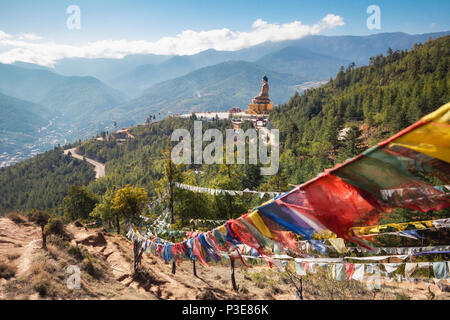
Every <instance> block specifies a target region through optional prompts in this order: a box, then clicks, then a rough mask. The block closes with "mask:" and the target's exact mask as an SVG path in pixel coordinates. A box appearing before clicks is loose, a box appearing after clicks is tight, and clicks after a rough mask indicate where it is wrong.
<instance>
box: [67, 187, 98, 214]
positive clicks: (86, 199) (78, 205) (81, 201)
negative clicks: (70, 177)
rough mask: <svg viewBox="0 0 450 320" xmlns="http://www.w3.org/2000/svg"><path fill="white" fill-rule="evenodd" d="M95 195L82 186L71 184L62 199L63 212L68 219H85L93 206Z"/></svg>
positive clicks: (95, 201)
mask: <svg viewBox="0 0 450 320" xmlns="http://www.w3.org/2000/svg"><path fill="white" fill-rule="evenodd" d="M97 202H98V200H97V197H96V196H95V195H94V194H93V193H92V192H91V191H89V190H88V189H87V188H86V187H83V186H75V185H73V186H71V187H70V189H69V191H68V192H67V195H66V196H65V197H64V199H63V201H62V207H63V210H64V214H65V215H66V216H67V217H69V218H70V219H72V220H74V219H78V218H81V219H87V218H89V214H90V213H91V212H92V210H93V209H94V208H95V205H96V204H97Z"/></svg>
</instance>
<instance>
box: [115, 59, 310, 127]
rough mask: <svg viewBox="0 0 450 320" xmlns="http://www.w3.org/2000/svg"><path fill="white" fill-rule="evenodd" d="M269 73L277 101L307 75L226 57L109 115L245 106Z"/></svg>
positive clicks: (133, 116)
mask: <svg viewBox="0 0 450 320" xmlns="http://www.w3.org/2000/svg"><path fill="white" fill-rule="evenodd" d="M263 75H267V76H268V78H269V83H270V88H271V89H270V97H271V99H272V100H273V102H275V103H281V102H284V101H286V100H287V99H289V97H290V96H291V95H292V94H293V92H290V91H289V86H292V85H295V84H298V83H301V82H304V81H306V79H305V78H302V77H299V76H295V75H292V74H288V73H279V72H276V71H272V70H269V69H267V68H264V67H261V66H259V65H257V64H255V63H251V62H246V61H227V62H223V63H219V64H216V65H214V66H209V67H204V68H201V69H198V70H195V71H193V72H190V73H188V74H187V75H185V76H182V77H178V78H175V79H172V80H167V81H164V82H161V83H158V84H155V85H153V86H152V87H150V88H149V89H147V90H146V91H145V92H144V94H143V95H141V96H140V97H138V98H136V99H133V100H131V101H129V102H127V103H125V104H122V105H119V106H118V107H116V108H114V109H112V110H111V111H110V112H111V113H110V114H109V115H108V117H119V118H125V119H127V120H135V121H136V122H138V123H139V122H143V121H144V120H145V118H146V117H147V115H149V114H155V113H161V114H163V115H167V114H170V113H186V112H194V111H219V110H228V109H229V108H230V107H232V106H239V107H243V108H246V105H247V104H248V103H250V102H251V99H252V98H253V97H254V96H256V95H257V94H258V93H259V91H260V89H261V85H262V82H261V78H262V76H263Z"/></svg>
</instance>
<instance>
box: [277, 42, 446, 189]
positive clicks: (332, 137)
mask: <svg viewBox="0 0 450 320" xmlns="http://www.w3.org/2000/svg"><path fill="white" fill-rule="evenodd" d="M449 48H450V36H446V37H442V38H439V39H437V40H433V41H430V42H427V43H425V44H424V45H417V46H416V47H415V49H413V50H411V51H409V52H406V51H390V52H389V53H388V55H387V56H385V57H384V56H382V55H379V56H377V57H374V58H371V59H370V65H369V66H366V67H360V68H356V67H354V66H349V67H348V68H347V69H345V70H344V69H343V68H342V69H341V70H340V72H339V73H338V74H337V76H336V77H335V78H334V79H333V80H332V81H331V82H329V83H328V84H326V85H324V86H322V87H321V88H318V89H315V90H309V91H307V92H306V93H305V94H303V95H295V96H294V97H293V98H292V99H291V100H290V101H289V102H288V103H287V104H284V105H281V106H279V107H277V108H275V109H274V110H273V112H272V113H271V116H270V117H271V120H272V121H273V123H274V126H275V127H277V128H279V129H280V136H281V138H280V139H281V143H282V144H283V146H282V148H281V149H282V150H283V153H282V155H281V159H282V161H281V163H282V171H283V172H284V173H285V175H286V177H288V181H289V183H296V184H298V183H301V182H305V181H307V180H309V179H311V178H312V177H314V176H315V175H316V174H317V173H318V172H321V171H322V170H323V169H324V168H329V167H331V166H333V165H334V164H335V163H337V162H342V161H344V160H345V159H346V158H350V157H351V156H354V155H355V154H357V153H358V152H360V151H362V150H363V149H364V148H368V147H369V146H372V145H374V144H375V143H377V142H379V141H382V140H383V139H385V138H387V137H388V136H390V135H392V134H394V133H396V132H398V131H400V130H401V129H403V128H405V127H407V126H408V125H410V124H412V123H413V122H415V121H417V120H418V119H420V117H422V116H423V115H425V114H428V113H430V112H432V111H433V110H435V109H436V108H438V107H440V106H441V105H443V104H445V103H447V102H448V101H450V93H449V90H448V85H449V81H450V73H449V68H448V66H449V59H450V49H449ZM343 128H349V129H350V128H351V133H350V134H348V135H347V136H346V138H345V139H344V140H339V139H338V137H339V132H340V131H341V130H342V129H343ZM283 159H284V161H283Z"/></svg>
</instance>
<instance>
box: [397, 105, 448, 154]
mask: <svg viewBox="0 0 450 320" xmlns="http://www.w3.org/2000/svg"><path fill="white" fill-rule="evenodd" d="M422 120H423V121H425V122H426V123H425V124H423V125H421V126H419V127H417V128H415V129H413V130H411V131H410V132H408V133H406V134H404V135H402V136H400V137H399V138H397V139H394V140H393V141H392V144H393V145H400V146H402V147H406V148H409V149H412V150H414V151H417V152H420V153H424V154H426V155H429V156H431V157H434V158H436V159H440V160H443V161H446V162H450V102H449V103H447V104H445V105H443V106H442V107H440V108H439V109H438V110H436V111H435V112H433V113H430V114H429V115H427V116H425V117H423V118H422Z"/></svg>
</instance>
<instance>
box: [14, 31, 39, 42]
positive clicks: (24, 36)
mask: <svg viewBox="0 0 450 320" xmlns="http://www.w3.org/2000/svg"><path fill="white" fill-rule="evenodd" d="M18 39H19V40H30V41H35V40H41V39H43V38H42V37H41V36H38V35H37V34H34V33H21V34H19V37H18Z"/></svg>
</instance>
